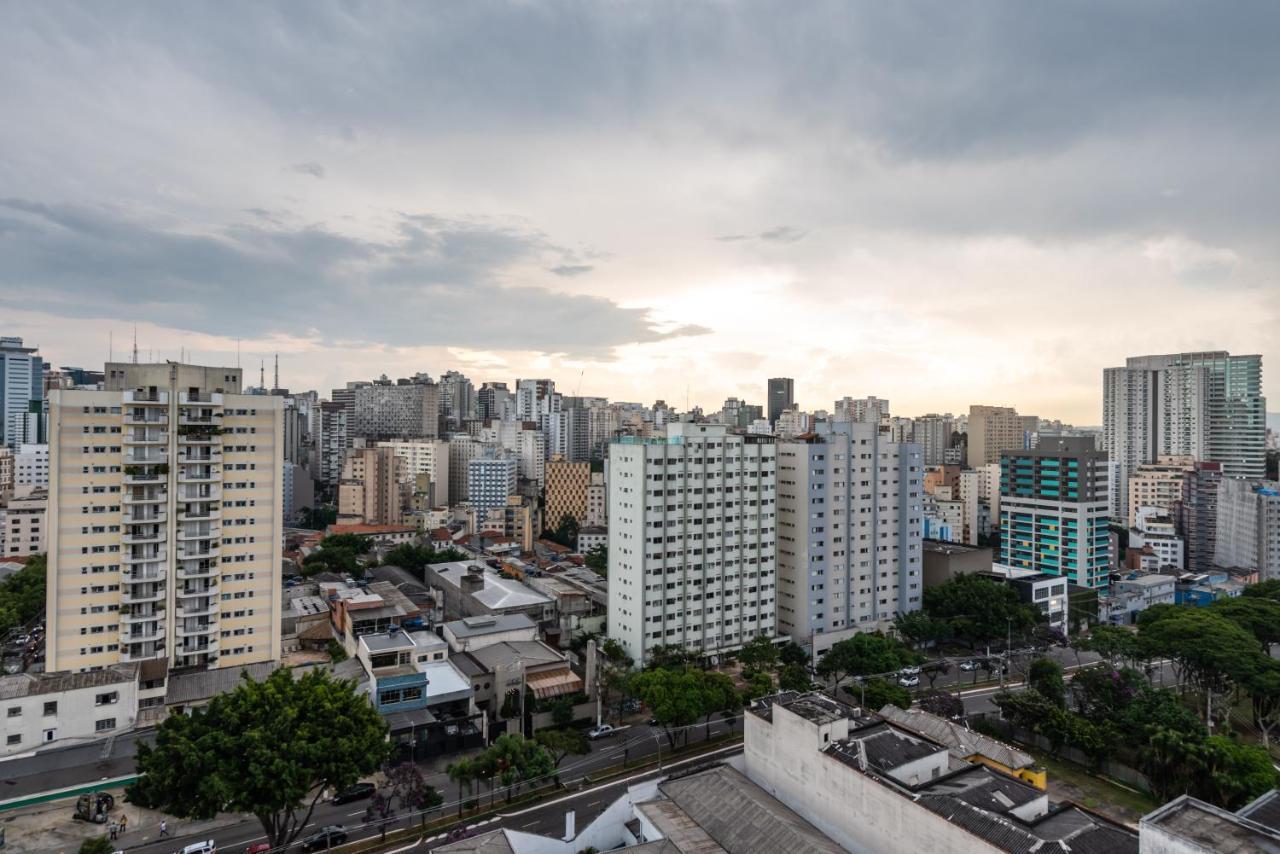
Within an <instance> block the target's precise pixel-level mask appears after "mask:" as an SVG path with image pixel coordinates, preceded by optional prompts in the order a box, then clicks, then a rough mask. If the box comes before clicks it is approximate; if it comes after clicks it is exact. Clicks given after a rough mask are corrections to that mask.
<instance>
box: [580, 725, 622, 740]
mask: <svg viewBox="0 0 1280 854" xmlns="http://www.w3.org/2000/svg"><path fill="white" fill-rule="evenodd" d="M617 731H618V730H617V728H615V727H614V726H612V725H610V724H600V725H599V726H593V727H592V728H591V729H589V730H587V738H589V739H591V740H592V741H595V740H596V739H597V738H605V737H607V736H610V735H613V734H614V733H615V732H617Z"/></svg>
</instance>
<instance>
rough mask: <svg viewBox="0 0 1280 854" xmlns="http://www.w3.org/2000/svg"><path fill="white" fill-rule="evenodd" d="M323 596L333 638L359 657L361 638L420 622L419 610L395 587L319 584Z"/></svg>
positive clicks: (379, 583) (384, 582)
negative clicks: (357, 649)
mask: <svg viewBox="0 0 1280 854" xmlns="http://www.w3.org/2000/svg"><path fill="white" fill-rule="evenodd" d="M320 595H321V596H323V597H324V599H325V601H327V602H328V603H329V614H330V620H331V621H332V623H333V630H334V635H335V636H337V638H338V640H339V642H341V643H342V646H343V648H344V649H346V651H347V655H352V656H353V655H355V654H356V646H357V643H358V641H359V638H360V636H361V635H366V634H383V633H386V632H387V631H389V630H390V629H391V628H392V627H393V626H410V627H412V626H413V624H414V623H415V621H420V620H421V612H420V611H419V609H418V607H417V606H416V605H414V604H413V602H411V601H410V600H409V597H407V596H405V595H404V594H403V593H401V592H400V591H399V590H398V589H397V588H396V586H395V585H394V584H391V583H390V582H386V581H374V582H372V583H370V584H356V583H352V582H347V581H340V582H331V581H322V582H320Z"/></svg>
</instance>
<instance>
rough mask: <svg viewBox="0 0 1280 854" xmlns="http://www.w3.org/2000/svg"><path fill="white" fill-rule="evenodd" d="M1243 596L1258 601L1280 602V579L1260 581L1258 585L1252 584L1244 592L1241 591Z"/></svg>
mask: <svg viewBox="0 0 1280 854" xmlns="http://www.w3.org/2000/svg"><path fill="white" fill-rule="evenodd" d="M1240 595H1241V596H1247V597H1249V598H1255V597H1256V598H1258V599H1271V600H1272V601H1275V602H1280V578H1268V579H1267V580H1266V581H1259V582H1258V583H1257V584H1250V585H1249V586H1248V587H1246V588H1245V589H1244V590H1242V591H1240Z"/></svg>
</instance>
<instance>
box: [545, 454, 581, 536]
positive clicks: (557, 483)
mask: <svg viewBox="0 0 1280 854" xmlns="http://www.w3.org/2000/svg"><path fill="white" fill-rule="evenodd" d="M590 486H591V463H589V462H573V461H571V460H566V459H565V458H564V457H562V456H559V455H556V456H553V457H552V458H551V459H550V461H548V462H547V495H546V520H547V527H549V528H556V527H558V526H559V525H560V520H561V519H563V518H564V517H565V516H572V517H573V518H574V519H575V520H577V522H578V524H579V525H580V526H581V525H586V524H587V490H588V488H589V487H590Z"/></svg>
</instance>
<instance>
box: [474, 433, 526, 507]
mask: <svg viewBox="0 0 1280 854" xmlns="http://www.w3.org/2000/svg"><path fill="white" fill-rule="evenodd" d="M516 471H517V463H516V460H515V458H514V457H511V456H508V455H507V454H505V453H504V452H502V451H498V450H495V449H493V448H488V449H486V450H485V452H484V453H483V454H481V455H480V456H478V457H475V458H474V459H472V460H469V461H468V462H467V501H469V502H470V503H471V506H472V507H474V508H475V509H476V511H477V512H482V511H488V510H494V509H496V508H499V507H506V506H507V500H508V499H509V498H511V496H513V495H515V494H516V478H517V475H516Z"/></svg>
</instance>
